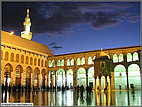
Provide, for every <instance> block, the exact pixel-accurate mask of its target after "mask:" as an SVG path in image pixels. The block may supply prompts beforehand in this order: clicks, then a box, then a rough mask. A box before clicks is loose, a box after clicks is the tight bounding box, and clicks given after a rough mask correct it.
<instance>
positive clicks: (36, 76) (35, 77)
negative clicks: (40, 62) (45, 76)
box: [33, 67, 40, 87]
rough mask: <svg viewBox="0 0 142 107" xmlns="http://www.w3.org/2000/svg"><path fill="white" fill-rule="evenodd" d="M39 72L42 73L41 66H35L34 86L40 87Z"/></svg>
mask: <svg viewBox="0 0 142 107" xmlns="http://www.w3.org/2000/svg"><path fill="white" fill-rule="evenodd" d="M39 74H40V70H39V68H37V67H36V68H35V70H34V82H33V83H34V87H39V85H40V84H39Z"/></svg>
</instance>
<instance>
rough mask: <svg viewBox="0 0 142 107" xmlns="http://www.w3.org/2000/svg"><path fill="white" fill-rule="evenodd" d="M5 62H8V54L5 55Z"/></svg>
mask: <svg viewBox="0 0 142 107" xmlns="http://www.w3.org/2000/svg"><path fill="white" fill-rule="evenodd" d="M5 60H8V52H6V53H5Z"/></svg>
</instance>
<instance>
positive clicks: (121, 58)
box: [119, 54, 124, 62]
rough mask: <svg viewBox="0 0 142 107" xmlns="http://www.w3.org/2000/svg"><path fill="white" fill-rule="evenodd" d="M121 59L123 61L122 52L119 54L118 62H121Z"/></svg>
mask: <svg viewBox="0 0 142 107" xmlns="http://www.w3.org/2000/svg"><path fill="white" fill-rule="evenodd" d="M122 61H124V59H123V54H119V62H122Z"/></svg>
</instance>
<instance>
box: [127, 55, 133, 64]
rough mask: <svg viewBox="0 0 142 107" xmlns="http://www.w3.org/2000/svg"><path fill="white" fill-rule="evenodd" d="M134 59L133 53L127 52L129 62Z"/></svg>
mask: <svg viewBox="0 0 142 107" xmlns="http://www.w3.org/2000/svg"><path fill="white" fill-rule="evenodd" d="M131 61H132V54H131V53H128V54H127V62H131Z"/></svg>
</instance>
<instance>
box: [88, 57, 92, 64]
mask: <svg viewBox="0 0 142 107" xmlns="http://www.w3.org/2000/svg"><path fill="white" fill-rule="evenodd" d="M90 64H92V58H91V57H89V58H88V65H90Z"/></svg>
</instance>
